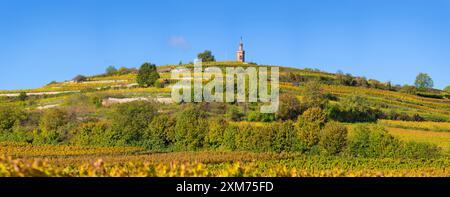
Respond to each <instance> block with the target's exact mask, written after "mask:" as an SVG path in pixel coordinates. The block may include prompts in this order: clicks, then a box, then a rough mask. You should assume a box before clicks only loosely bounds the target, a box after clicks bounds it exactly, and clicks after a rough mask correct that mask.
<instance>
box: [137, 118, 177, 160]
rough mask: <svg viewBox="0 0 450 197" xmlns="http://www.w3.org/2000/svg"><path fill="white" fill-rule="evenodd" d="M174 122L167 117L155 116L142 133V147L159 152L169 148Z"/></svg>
mask: <svg viewBox="0 0 450 197" xmlns="http://www.w3.org/2000/svg"><path fill="white" fill-rule="evenodd" d="M174 128H175V122H174V120H173V119H172V118H171V117H169V116H167V115H159V116H156V117H155V118H154V119H153V120H152V122H151V123H150V126H149V127H148V128H147V129H146V130H145V133H144V136H143V137H144V147H146V148H147V149H149V150H155V151H161V150H164V149H166V148H168V147H169V145H170V143H171V142H172V141H173V139H172V138H173V133H174Z"/></svg>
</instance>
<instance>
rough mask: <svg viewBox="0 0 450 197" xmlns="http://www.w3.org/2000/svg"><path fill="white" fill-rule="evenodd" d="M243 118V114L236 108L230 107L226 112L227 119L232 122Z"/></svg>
mask: <svg viewBox="0 0 450 197" xmlns="http://www.w3.org/2000/svg"><path fill="white" fill-rule="evenodd" d="M244 116H245V114H244V113H242V112H241V111H240V110H239V108H238V107H235V106H232V107H230V109H229V111H228V117H229V118H230V119H231V120H232V121H241V120H242V118H243V117H244Z"/></svg>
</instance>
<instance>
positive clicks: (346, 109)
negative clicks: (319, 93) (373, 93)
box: [327, 94, 382, 122]
mask: <svg viewBox="0 0 450 197" xmlns="http://www.w3.org/2000/svg"><path fill="white" fill-rule="evenodd" d="M327 112H328V117H329V118H330V119H333V120H336V121H340V122H375V121H377V119H378V118H379V117H380V116H381V115H382V112H381V111H380V110H378V109H372V108H370V107H369V103H368V102H367V101H366V99H365V98H364V96H362V95H358V94H352V95H350V96H348V97H346V98H344V99H343V100H342V101H341V103H340V105H332V106H328V109H327Z"/></svg>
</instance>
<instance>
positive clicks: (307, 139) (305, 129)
mask: <svg viewBox="0 0 450 197" xmlns="http://www.w3.org/2000/svg"><path fill="white" fill-rule="evenodd" d="M325 123H326V114H325V113H324V112H323V111H322V109H320V108H310V109H308V110H306V111H305V112H304V113H303V114H302V115H301V116H299V118H298V120H297V123H296V125H295V128H296V130H297V134H298V137H299V140H300V142H301V143H303V144H304V145H305V146H306V147H307V148H308V149H311V148H312V147H313V146H315V145H317V143H318V142H319V136H318V135H319V132H320V130H321V129H322V127H323V126H324V125H325Z"/></svg>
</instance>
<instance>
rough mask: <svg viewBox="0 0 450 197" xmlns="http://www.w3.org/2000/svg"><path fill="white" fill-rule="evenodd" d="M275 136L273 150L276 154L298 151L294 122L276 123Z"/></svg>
mask: <svg viewBox="0 0 450 197" xmlns="http://www.w3.org/2000/svg"><path fill="white" fill-rule="evenodd" d="M274 127H275V135H274V138H273V140H272V142H273V144H272V150H273V151H275V152H283V151H296V150H297V149H296V148H297V147H296V144H297V143H298V140H297V134H296V132H295V127H294V122H292V121H285V122H282V123H275V125H274Z"/></svg>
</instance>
